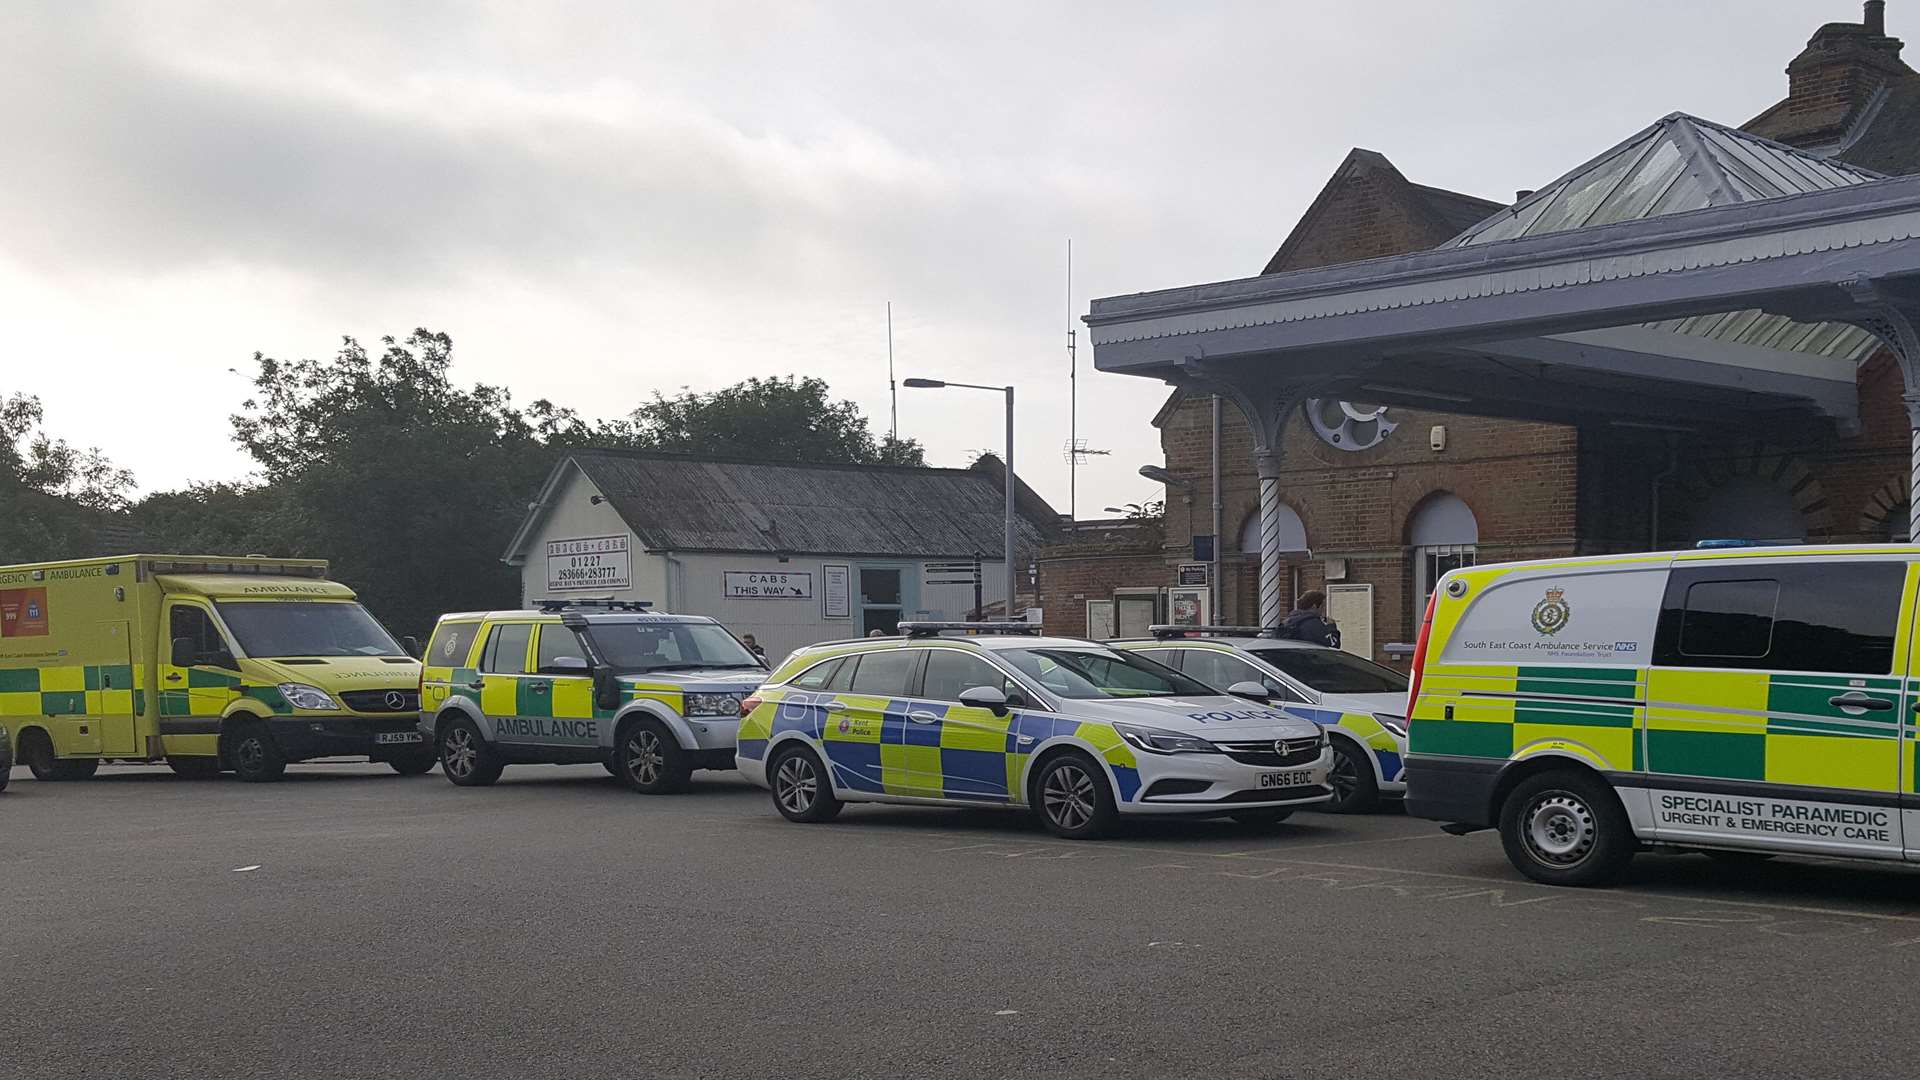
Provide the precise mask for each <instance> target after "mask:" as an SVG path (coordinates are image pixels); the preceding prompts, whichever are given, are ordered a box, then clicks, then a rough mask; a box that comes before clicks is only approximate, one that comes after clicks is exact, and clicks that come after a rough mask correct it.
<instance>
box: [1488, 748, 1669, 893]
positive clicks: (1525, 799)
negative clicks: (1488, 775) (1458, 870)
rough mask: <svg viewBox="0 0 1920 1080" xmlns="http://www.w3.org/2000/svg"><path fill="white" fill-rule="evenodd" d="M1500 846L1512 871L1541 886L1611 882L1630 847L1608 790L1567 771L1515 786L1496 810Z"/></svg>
mask: <svg viewBox="0 0 1920 1080" xmlns="http://www.w3.org/2000/svg"><path fill="white" fill-rule="evenodd" d="M1500 842H1501V844H1502V846H1503V847H1505V848H1506V851H1507V859H1508V860H1509V861H1511V862H1512V863H1513V865H1514V868H1515V869H1517V870H1519V871H1520V872H1521V873H1523V874H1525V875H1527V876H1528V877H1530V878H1532V879H1533V880H1535V881H1538V882H1541V883H1543V884H1547V885H1602V884H1605V883H1607V882H1610V881H1613V880H1614V879H1616V878H1618V877H1619V876H1620V874H1621V872H1622V871H1623V870H1625V869H1626V866H1627V863H1628V862H1630V861H1631V860H1632V859H1633V853H1634V849H1635V846H1636V841H1635V840H1634V837H1633V827H1632V825H1631V824H1630V823H1629V822H1628V821H1627V813H1626V811H1625V810H1623V809H1621V807H1620V800H1619V799H1618V798H1617V797H1616V796H1615V795H1614V793H1613V790H1612V789H1611V788H1609V787H1608V786H1607V785H1606V784H1605V783H1604V782H1603V781H1601V780H1600V779H1598V778H1597V777H1593V776H1589V775H1587V774H1585V773H1580V772H1575V771H1572V770H1567V771H1559V770H1556V771H1554V772H1546V773H1540V774H1538V775H1535V776H1530V777H1528V778H1527V779H1525V780H1522V781H1520V783H1519V785H1518V786H1516V787H1515V788H1514V789H1513V791H1512V793H1511V794H1509V795H1508V796H1507V801H1506V802H1505V803H1504V804H1503V805H1502V806H1501V808H1500Z"/></svg>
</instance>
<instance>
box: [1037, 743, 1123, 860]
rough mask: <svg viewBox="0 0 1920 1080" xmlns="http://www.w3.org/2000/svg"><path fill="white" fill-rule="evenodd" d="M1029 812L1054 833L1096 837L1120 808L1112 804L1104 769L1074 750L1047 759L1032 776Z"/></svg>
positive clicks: (1076, 837) (1110, 826) (1110, 828)
mask: <svg viewBox="0 0 1920 1080" xmlns="http://www.w3.org/2000/svg"><path fill="white" fill-rule="evenodd" d="M1033 788H1034V794H1035V796H1036V797H1035V798H1034V800H1033V812H1034V813H1035V814H1036V815H1038V816H1039V818H1040V824H1041V825H1043V826H1045V827H1046V830H1047V831H1048V832H1050V833H1052V834H1053V835H1055V836H1059V837H1063V838H1065V839H1068V840H1097V839H1099V838H1100V837H1102V836H1105V835H1107V834H1108V833H1110V832H1112V831H1113V826H1114V822H1115V821H1116V820H1117V819H1118V818H1119V816H1120V812H1119V811H1118V810H1117V809H1115V808H1114V805H1113V790H1112V789H1111V788H1109V787H1108V786H1107V772H1106V770H1105V769H1102V768H1101V767H1100V766H1099V765H1096V764H1094V761H1093V759H1092V758H1090V757H1087V756H1086V755H1085V754H1081V753H1077V752H1068V753H1064V754H1060V755H1059V756H1057V757H1052V758H1048V759H1047V763H1046V764H1045V765H1042V766H1041V767H1040V775H1039V776H1036V777H1034V780H1033Z"/></svg>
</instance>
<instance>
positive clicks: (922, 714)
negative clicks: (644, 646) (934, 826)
mask: <svg viewBox="0 0 1920 1080" xmlns="http://www.w3.org/2000/svg"><path fill="white" fill-rule="evenodd" d="M788 732H793V733H796V734H799V735H802V736H804V737H806V738H807V739H809V740H811V741H813V742H815V743H817V744H819V745H820V747H821V748H822V749H824V750H825V751H826V757H827V766H828V768H829V769H831V770H832V772H833V778H834V783H835V784H836V786H838V787H840V788H842V789H843V790H848V791H860V792H868V793H871V794H876V795H899V796H912V797H918V798H934V799H957V800H972V801H978V802H1007V801H1011V802H1015V803H1024V802H1026V801H1027V799H1026V791H1025V788H1024V784H1023V781H1024V779H1025V776H1026V771H1027V765H1028V763H1029V762H1030V761H1031V760H1032V758H1033V755H1034V754H1036V753H1040V752H1044V751H1045V750H1046V749H1047V744H1048V742H1049V741H1051V740H1055V739H1063V738H1075V739H1078V740H1080V741H1082V742H1085V743H1086V744H1087V745H1089V746H1091V747H1093V748H1094V749H1095V750H1096V751H1097V752H1098V753H1099V754H1100V756H1101V757H1102V758H1103V759H1104V760H1105V761H1106V763H1107V765H1108V766H1109V767H1110V768H1111V769H1112V770H1113V775H1114V780H1115V785H1116V788H1117V792H1118V795H1119V798H1120V800H1121V801H1123V802H1131V801H1133V799H1134V798H1135V797H1136V796H1137V795H1138V794H1139V793H1140V771H1139V767H1138V764H1139V763H1138V761H1137V759H1135V757H1134V756H1133V750H1132V748H1131V747H1129V746H1127V744H1126V742H1125V741H1124V740H1122V739H1121V738H1120V735H1119V733H1118V732H1116V731H1114V730H1113V727H1112V725H1110V724H1102V723H1097V722H1090V721H1079V720H1070V719H1067V718H1066V717H1061V716H1054V715H1052V714H1049V713H1038V712H1029V711H1024V710H1014V711H1012V712H1010V713H1009V714H1008V715H1007V716H1005V717H992V716H991V715H990V714H985V713H984V711H983V710H974V709H964V708H962V709H957V710H956V708H955V707H954V706H951V705H948V704H946V703H943V702H932V701H917V700H912V699H907V698H879V697H866V696H862V695H858V694H833V693H814V692H807V691H800V690H788V691H783V692H781V693H780V696H779V698H778V700H768V701H765V702H763V703H762V704H761V705H760V707H759V708H757V709H755V710H754V711H753V713H752V715H750V716H748V717H747V718H746V719H744V720H743V721H741V725H740V738H739V747H738V750H737V751H736V753H737V754H738V755H739V756H740V757H742V758H745V759H747V760H750V761H759V760H762V759H764V758H765V757H766V754H767V746H768V743H769V742H770V741H771V740H772V739H773V738H775V737H776V736H779V735H782V734H786V733H788ZM1023 740H1031V741H1030V742H1023Z"/></svg>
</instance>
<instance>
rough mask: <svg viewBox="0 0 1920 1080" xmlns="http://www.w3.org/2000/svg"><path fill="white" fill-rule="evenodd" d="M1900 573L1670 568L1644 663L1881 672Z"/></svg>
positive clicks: (1865, 568)
mask: <svg viewBox="0 0 1920 1080" xmlns="http://www.w3.org/2000/svg"><path fill="white" fill-rule="evenodd" d="M1906 576H1907V567H1906V564H1905V563H1896V562H1860V563H1813V562H1803V563H1777V564H1758V565H1755V564H1750V563H1746V562H1740V563H1737V564H1733V565H1729V564H1726V563H1722V564H1717V565H1710V566H1684V565H1683V566H1680V567H1677V568H1675V569H1674V571H1673V572H1672V575H1671V576H1670V577H1669V579H1668V581H1667V592H1666V599H1665V601H1664V602H1663V603H1662V605H1661V609H1660V624H1659V628H1658V630H1657V631H1656V633H1655V635H1654V657H1653V660H1654V663H1656V664H1661V665H1664V666H1669V667H1714V668H1759V669H1767V670H1772V671H1817V672H1834V673H1842V674H1856V675H1885V674H1888V673H1889V672H1891V671H1892V670H1893V635H1894V629H1895V627H1896V626H1897V625H1898V623H1899V621H1900V595H1901V592H1902V590H1903V588H1904V587H1905V584H1906Z"/></svg>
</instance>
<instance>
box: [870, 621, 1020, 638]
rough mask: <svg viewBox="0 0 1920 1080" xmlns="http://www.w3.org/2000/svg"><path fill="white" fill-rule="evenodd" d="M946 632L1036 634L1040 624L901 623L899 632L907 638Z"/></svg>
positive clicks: (1018, 622) (1015, 622)
mask: <svg viewBox="0 0 1920 1080" xmlns="http://www.w3.org/2000/svg"><path fill="white" fill-rule="evenodd" d="M948 630H966V631H972V632H973V633H976V634H1038V633H1039V632H1040V624H1039V623H1036V622H1026V621H1024V620H1022V621H1013V620H1008V621H1006V622H903V623H901V624H900V632H901V633H902V634H905V635H906V636H908V637H935V636H937V635H939V634H941V633H943V632H945V631H948Z"/></svg>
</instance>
